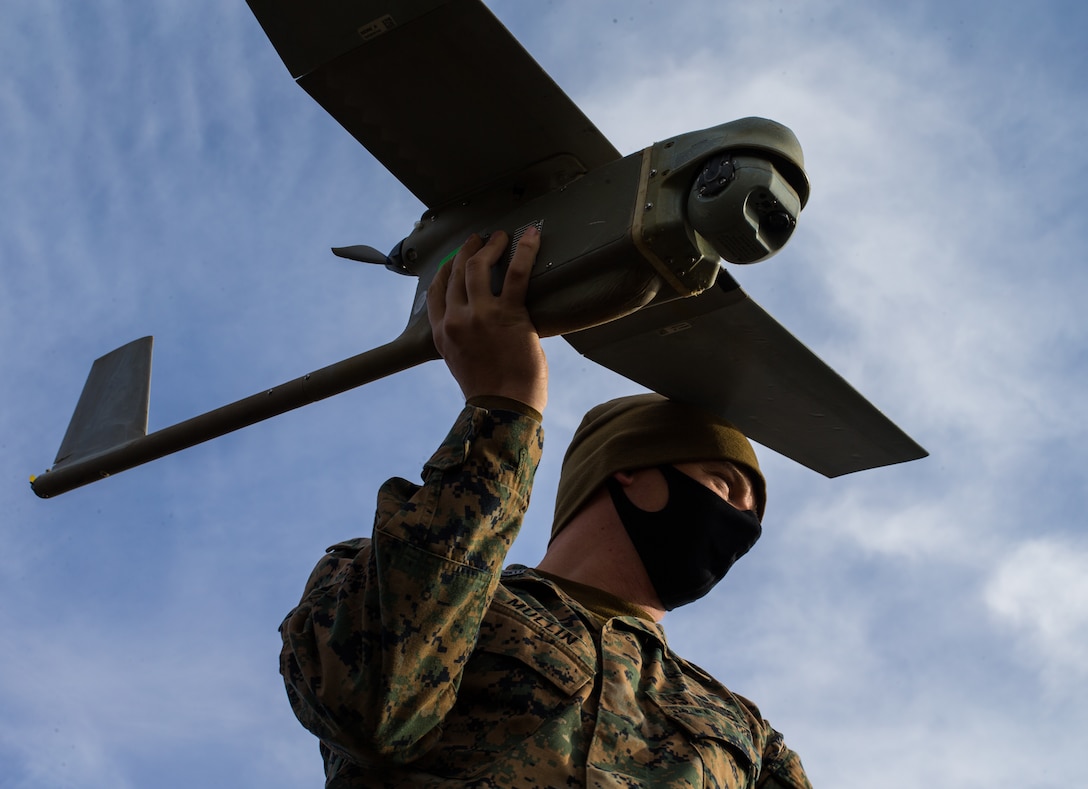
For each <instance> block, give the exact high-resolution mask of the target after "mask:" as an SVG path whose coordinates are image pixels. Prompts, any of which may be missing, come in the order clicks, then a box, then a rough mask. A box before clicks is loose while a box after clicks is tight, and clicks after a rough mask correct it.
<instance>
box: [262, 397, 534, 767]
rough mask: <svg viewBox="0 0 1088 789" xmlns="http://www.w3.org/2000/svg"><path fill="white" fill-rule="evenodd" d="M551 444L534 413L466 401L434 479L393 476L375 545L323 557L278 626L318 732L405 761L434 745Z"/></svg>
mask: <svg viewBox="0 0 1088 789" xmlns="http://www.w3.org/2000/svg"><path fill="white" fill-rule="evenodd" d="M541 444H542V435H541V429H540V425H539V423H538V422H537V421H536V420H534V419H532V418H531V417H527V416H525V415H522V414H516V413H512V412H506V411H498V410H496V411H490V412H489V411H486V410H483V409H479V408H473V407H467V408H466V409H465V410H464V411H463V412H462V414H461V417H460V418H459V419H458V421H457V424H456V425H455V426H454V429H453V430H451V432H450V434H449V435H448V436H447V438H446V441H445V442H443V444H442V446H441V447H440V449H439V450H438V451H437V452H436V453H435V455H434V456H433V457H432V458H431V460H430V461H429V462H428V463H427V465H426V467H425V472H424V477H425V484H424V485H423V487H421V488H416V487H415V486H412V485H409V483H407V482H404V481H403V480H391V481H390V482H388V483H386V485H385V486H383V488H382V491H381V493H380V495H379V507H378V513H377V517H376V522H375V528H374V535H373V539H372V542H371V543H369V544H366V545H363V543H357V544H355V545H352V546H349V545H348V544H345V546H344V547H343V549H342V550H341V551H340V552H339V553H334V554H333V555H331V556H330V557H327V558H326V559H324V560H323V562H322V564H319V566H318V569H317V570H315V573H314V576H312V577H311V580H310V583H309V584H308V585H307V590H306V594H305V596H304V597H303V600H302V603H301V604H300V605H299V607H298V608H296V609H295V611H293V612H292V613H291V614H290V615H289V616H288V618H287V620H286V621H285V622H284V624H283V626H282V628H281V630H282V633H283V639H284V650H283V654H282V671H283V673H284V678H285V681H286V682H287V685H288V693H289V695H290V696H291V698H292V704H293V705H294V707H295V710H296V714H298V716H299V718H300V720H302V722H303V723H304V724H305V725H306V726H307V727H308V728H310V729H311V731H313V732H314V733H315V734H317V735H318V736H321V737H323V738H325V739H326V740H329V741H330V742H333V743H336V744H337V745H339V746H340V747H342V748H344V749H345V750H348V751H349V752H351V753H353V754H355V755H357V756H360V755H368V754H369V755H384V756H390V757H396V758H398V759H405V760H407V759H410V758H411V756H412V754H413V753H414V752H417V751H418V750H419V749H421V748H424V747H426V744H427V740H428V735H429V734H430V732H432V731H433V730H434V727H435V726H436V725H437V724H438V722H440V721H441V719H442V717H443V716H444V715H445V713H446V712H447V711H448V710H449V708H450V707H451V706H452V704H453V702H454V700H455V697H456V691H457V687H458V684H459V681H460V674H461V671H462V669H463V667H464V664H465V662H466V661H467V659H468V656H469V655H470V654H471V651H472V648H473V646H474V644H475V640H476V634H477V632H478V630H479V623H480V621H481V619H482V617H483V615H484V613H485V612H486V610H487V607H488V604H489V603H490V600H491V596H492V594H493V593H494V590H495V586H496V584H497V582H498V580H497V579H498V574H499V571H500V570H501V567H502V563H503V561H504V559H505V556H506V553H507V551H508V550H509V547H510V545H511V544H512V542H513V539H514V537H515V536H516V534H517V531H518V529H519V527H520V524H521V519H522V516H523V514H524V511H525V508H526V507H527V506H528V498H529V490H530V487H531V482H532V476H533V473H534V471H535V468H536V464H537V462H538V461H539V457H540V449H541ZM363 542H365V541H363Z"/></svg>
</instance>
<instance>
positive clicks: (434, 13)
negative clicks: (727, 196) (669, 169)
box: [248, 0, 619, 207]
mask: <svg viewBox="0 0 1088 789" xmlns="http://www.w3.org/2000/svg"><path fill="white" fill-rule="evenodd" d="M248 2H249V6H250V9H251V10H252V11H253V13H254V15H256V17H257V19H258V21H259V22H260V23H261V26H262V27H263V28H264V31H265V33H266V34H267V35H268V38H269V39H270V40H271V42H272V44H273V46H274V47H275V48H276V51H277V52H278V53H279V55H280V57H281V58H282V59H283V61H284V64H285V65H286V66H287V68H288V70H289V71H290V72H291V74H292V76H294V77H295V78H296V79H298V81H299V84H300V85H301V86H302V87H303V88H304V89H305V90H306V92H307V93H309V94H310V95H311V96H312V97H313V98H314V99H315V100H316V101H317V102H318V104H320V105H321V106H322V107H323V108H324V109H325V110H326V111H327V112H328V113H329V114H330V115H332V116H333V117H334V118H335V119H336V120H337V121H338V122H339V123H340V124H341V125H342V126H343V127H344V128H345V129H347V131H348V132H350V133H351V134H352V136H354V137H355V138H356V139H357V140H358V141H359V142H360V143H362V144H363V145H364V146H365V147H366V149H367V150H368V151H370V152H371V153H372V154H373V155H374V156H375V158H377V159H378V161H380V162H381V163H382V164H383V165H384V166H385V167H386V169H388V170H389V171H390V172H391V173H392V174H393V175H395V176H396V177H397V178H398V179H399V180H400V181H401V182H402V183H403V184H404V185H405V186H406V187H408V189H410V190H411V191H412V193H413V194H415V196H416V197H418V198H419V199H420V200H422V201H423V202H424V203H425V204H426V205H427V206H428V207H434V206H437V205H440V204H442V203H446V202H448V201H451V200H455V199H458V198H461V197H464V196H467V195H469V194H472V193H474V192H476V191H478V190H479V189H481V188H483V187H485V186H488V185H490V184H492V183H494V182H496V181H498V180H500V179H503V178H507V177H510V176H513V175H517V174H518V173H520V172H522V171H523V170H525V169H526V168H528V167H529V166H530V165H534V164H536V163H538V162H542V161H545V160H550V159H551V160H554V163H553V165H552V167H551V170H552V172H550V173H549V174H548V176H547V177H546V178H544V179H542V180H541V181H540V183H541V184H542V186H541V187H540V188H545V186H544V185H546V188H555V187H557V186H559V185H561V184H562V183H565V182H567V181H569V180H571V179H572V178H573V177H575V176H576V175H579V174H580V173H581V172H585V171H587V170H590V169H593V168H594V167H597V166H599V165H601V164H605V163H607V162H609V161H612V160H613V159H618V158H619V152H618V151H616V149H615V148H614V147H613V146H612V144H611V143H610V142H608V140H607V139H606V138H605V137H604V135H602V134H601V132H600V131H598V129H597V128H596V127H595V126H594V125H593V123H592V122H590V120H589V119H588V118H587V117H586V116H585V114H584V113H583V112H582V111H581V110H580V109H579V108H578V106H577V105H576V104H574V102H572V101H571V100H570V98H568V97H567V95H566V94H565V93H563V91H562V90H561V89H560V88H559V86H558V85H556V84H555V82H554V81H553V80H552V78H551V77H549V76H548V74H547V73H546V72H545V71H544V70H543V69H542V68H541V67H540V66H539V65H538V64H537V63H536V61H535V60H533V58H532V56H531V55H529V53H528V52H526V51H525V49H524V48H523V47H522V46H521V44H520V43H518V41H517V39H515V38H514V37H513V35H511V33H510V31H508V30H507V29H506V28H505V27H504V26H503V25H502V23H501V22H499V20H498V19H496V18H495V16H494V15H493V14H492V13H491V12H490V11H489V10H488V9H487V7H486V6H484V4H483V3H482V2H480V0H418V1H417V2H412V3H407V2H404V3H388V2H374V0H370V1H369V2H368V1H366V0H362V1H360V2H352V3H344V2H342V1H341V0H313V1H312V2H307V3H300V2H297V0H248ZM560 154H565V156H560ZM527 196H531V195H527Z"/></svg>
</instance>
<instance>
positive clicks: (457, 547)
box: [280, 406, 809, 789]
mask: <svg viewBox="0 0 1088 789" xmlns="http://www.w3.org/2000/svg"><path fill="white" fill-rule="evenodd" d="M542 439H543V434H542V431H541V429H540V425H539V423H538V422H536V421H535V420H534V419H532V418H530V417H527V416H524V415H521V414H517V413H514V412H512V411H501V410H491V411H488V410H485V409H482V408H475V407H472V406H467V407H466V408H465V410H464V411H463V412H462V413H461V416H460V418H459V419H458V421H457V423H456V425H455V426H454V428H453V430H452V431H451V432H450V434H449V435H448V436H447V438H446V440H445V442H444V443H443V444H442V446H441V447H440V449H439V450H438V452H437V453H436V454H435V455H434V456H433V457H432V458H431V459H430V461H428V463H427V464H426V466H425V469H424V485H423V486H422V487H419V486H416V485H413V484H411V483H409V482H407V481H405V480H401V479H392V480H389V481H388V482H386V483H385V484H384V485H383V486H382V488H381V491H380V493H379V497H378V511H377V515H376V520H375V525H374V533H373V537H372V539H356V540H351V541H348V542H344V543H341V544H339V545H336V546H333V547H332V548H330V549H329V553H328V554H327V555H326V556H325V557H324V558H323V559H322V560H321V561H320V562H319V563H318V565H317V567H316V568H315V569H314V572H313V574H312V575H311V577H310V579H309V581H308V583H307V585H306V590H305V593H304V596H303V599H302V602H301V603H300V604H299V606H298V607H297V608H295V609H294V610H293V611H292V612H291V613H290V614H289V615H288V616H287V619H286V620H285V621H284V623H283V625H282V626H281V628H280V630H281V633H282V636H283V644H284V646H283V652H282V656H281V671H282V673H283V676H284V681H285V683H286V686H287V693H288V696H289V698H290V700H291V704H292V706H293V707H294V710H295V714H296V715H297V716H298V718H299V720H300V721H301V722H302V723H303V725H305V726H306V728H308V729H309V730H310V731H311V732H313V733H314V734H316V735H317V736H318V737H320V738H321V741H322V742H321V750H322V754H323V755H324V758H325V769H326V775H327V777H328V783H327V785H328V786H329V787H363V786H365V787H404V786H420V787H422V786H426V787H464V786H473V787H503V789H509V788H511V787H540V788H541V789H546V788H547V787H563V786H587V787H633V786H652V787H702V786H706V787H741V786H763V787H779V786H780V787H789V788H790V789H802V787H808V786H809V783H808V780H807V779H806V778H805V775H804V772H803V770H802V768H801V764H800V761H799V760H798V758H797V756H796V754H794V753H793V752H792V751H790V750H789V749H788V748H786V747H785V745H784V744H783V742H782V737H781V735H779V734H778V733H777V732H775V731H774V730H773V729H771V728H770V726H769V725H768V724H767V723H766V722H765V721H764V720H762V718H761V717H760V715H759V712H758V710H757V709H756V708H755V707H754V705H752V704H751V703H750V702H748V701H746V700H744V699H741V698H739V697H737V696H735V695H733V694H732V693H730V692H729V691H728V690H726V688H724V687H723V686H722V685H720V684H718V683H717V682H715V681H714V680H713V679H712V678H711V677H710V676H709V675H707V674H706V673H704V672H703V671H701V670H700V669H698V668H696V667H695V666H693V665H692V664H690V663H687V662H686V661H684V660H681V659H680V658H679V657H677V656H676V655H675V654H673V653H672V651H671V650H670V649H669V648H668V646H667V645H666V643H665V637H664V633H663V631H662V630H661V628H660V627H659V626H658V625H657V624H655V623H653V622H652V621H648V620H646V619H643V618H639V617H637V616H615V617H611V618H607V617H605V616H601V615H600V614H599V613H594V612H593V611H592V610H590V609H589V608H587V607H586V606H584V605H582V604H580V603H579V602H577V601H576V600H575V599H574V598H573V597H571V596H570V595H568V594H566V593H565V592H564V591H562V589H561V588H560V587H559V585H557V584H556V583H555V582H554V581H553V580H551V579H549V578H545V577H544V576H542V575H540V574H538V573H536V572H535V571H533V570H529V569H527V568H520V567H514V568H511V569H508V570H506V571H501V567H502V563H503V560H504V558H505V556H506V553H507V551H508V550H509V548H510V545H511V543H512V542H513V540H514V537H515V535H516V534H517V532H518V529H519V526H520V524H521V520H522V516H523V514H524V512H525V509H526V507H527V506H528V501H529V491H530V487H531V483H532V478H533V474H534V472H535V469H536V465H537V463H538V461H539V458H540V452H541V449H542ZM617 603H618V604H619V605H621V606H622V605H623V604H622V602H620V601H617Z"/></svg>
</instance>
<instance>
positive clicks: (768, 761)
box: [756, 721, 812, 789]
mask: <svg viewBox="0 0 1088 789" xmlns="http://www.w3.org/2000/svg"><path fill="white" fill-rule="evenodd" d="M764 725H767V723H766V721H764ZM767 728H768V729H769V733H770V737H769V738H768V739H767V743H766V745H765V746H764V748H763V765H762V768H761V769H760V771H759V780H758V781H756V786H757V787H758V789H812V784H811V783H809V780H808V776H807V775H805V768H804V767H802V766H801V757H800V756H798V755H797V754H796V753H795V752H794V751H791V750H790V749H789V748H788V747H786V743H785V741H784V740H783V738H782V735H781V734H779V733H778V732H777V731H775V730H774V729H771V728H770V726H769V725H767Z"/></svg>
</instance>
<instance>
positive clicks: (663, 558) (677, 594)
mask: <svg viewBox="0 0 1088 789" xmlns="http://www.w3.org/2000/svg"><path fill="white" fill-rule="evenodd" d="M659 469H660V471H661V473H662V474H664V475H665V482H666V483H667V484H668V487H669V500H668V502H667V503H666V504H665V507H664V509H661V510H658V511H657V512H647V511H646V510H643V509H640V508H639V507H637V506H635V505H634V504H633V503H632V502H631V500H630V499H629V498H627V494H626V493H625V492H624V490H623V486H622V485H621V484H620V483H619V481H618V480H616V478H615V477H609V478H608V480H607V482H606V483H605V484H606V485H607V486H608V492H609V494H611V496H612V503H613V504H614V505H615V507H616V512H617V513H618V514H619V516H620V521H621V522H622V523H623V526H624V528H625V529H626V530H627V535H628V536H629V537H630V538H631V542H632V543H634V546H635V550H636V551H637V552H638V555H639V558H641V559H642V564H643V565H644V566H645V567H646V573H647V574H648V575H649V576H650V583H652V584H653V587H654V591H655V592H657V596H658V597H659V598H660V599H661V604H662V605H663V606H665V610H666V611H671V610H672V609H674V608H676V607H678V606H681V605H684V604H685V603H690V602H692V601H693V600H698V599H699V598H700V597H702V596H703V595H705V594H706V593H707V592H709V591H710V590H711V589H713V588H714V585H715V584H717V583H718V581H720V580H721V579H722V578H724V577H725V574H726V573H727V572H729V568H730V567H732V566H733V563H734V562H735V561H736V560H737V559H739V558H740V557H741V556H743V555H744V554H746V553H748V551H749V549H751V547H752V546H753V545H755V543H756V540H758V539H759V535H760V534H761V533H762V532H763V527H762V526H761V525H760V523H759V518H758V517H757V516H756V514H755V512H753V511H752V510H738V509H737V508H736V507H734V506H733V505H732V504H730V503H729V502H727V501H726V500H725V499H723V498H722V497H721V496H719V495H718V494H717V493H715V492H714V491H712V490H711V489H710V488H708V487H706V486H705V485H703V484H701V483H699V482H697V481H695V480H694V479H692V478H691V477H689V476H688V475H687V474H685V473H684V472H682V471H680V470H679V469H677V468H676V467H674V466H660V467H659Z"/></svg>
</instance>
